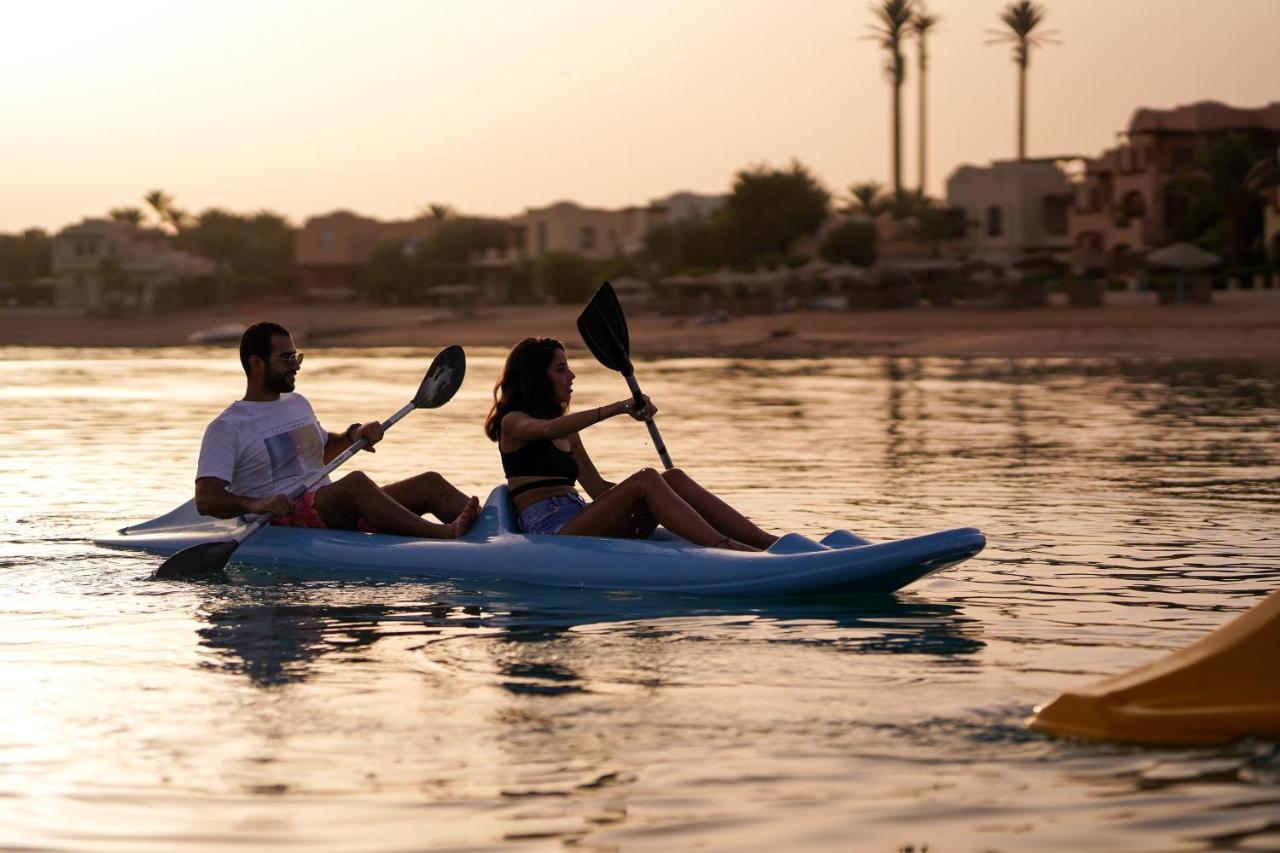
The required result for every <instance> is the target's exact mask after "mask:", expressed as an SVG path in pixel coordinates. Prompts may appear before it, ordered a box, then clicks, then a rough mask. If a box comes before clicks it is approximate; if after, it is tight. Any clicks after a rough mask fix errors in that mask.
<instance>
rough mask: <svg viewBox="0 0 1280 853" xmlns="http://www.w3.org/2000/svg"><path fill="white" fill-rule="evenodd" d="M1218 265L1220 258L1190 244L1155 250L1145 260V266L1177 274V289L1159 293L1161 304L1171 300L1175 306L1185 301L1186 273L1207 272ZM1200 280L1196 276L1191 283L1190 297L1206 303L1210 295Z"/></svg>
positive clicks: (1171, 245) (1173, 245)
mask: <svg viewBox="0 0 1280 853" xmlns="http://www.w3.org/2000/svg"><path fill="white" fill-rule="evenodd" d="M1220 263H1222V258H1220V257H1218V256H1217V255H1215V254H1213V252H1206V251H1205V250H1204V249H1201V248H1200V247H1199V246H1193V245H1192V244H1190V243H1172V244H1170V245H1168V246H1165V247H1164V248H1161V249H1156V250H1155V251H1153V252H1151V253H1150V254H1148V255H1147V258H1146V264H1147V266H1150V267H1156V268H1163V269H1167V270H1174V271H1176V272H1177V274H1178V277H1177V289H1176V290H1175V291H1174V292H1173V293H1172V294H1170V293H1169V291H1168V290H1162V291H1161V301H1162V302H1163V301H1169V300H1170V299H1171V300H1172V301H1173V302H1174V303H1175V304H1177V305H1181V304H1182V303H1183V302H1185V301H1186V299H1187V273H1189V272H1200V271H1202V270H1207V269H1209V268H1210V267H1216V266H1217V265H1218V264H1220ZM1202 278H1203V277H1200V276H1197V277H1196V279H1195V280H1193V282H1192V283H1193V288H1192V293H1191V296H1192V300H1193V301H1195V302H1208V301H1209V296H1210V294H1211V293H1212V291H1211V290H1210V289H1209V287H1208V285H1207V284H1205V283H1204V281H1203V280H1202Z"/></svg>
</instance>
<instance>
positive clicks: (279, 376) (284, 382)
mask: <svg viewBox="0 0 1280 853" xmlns="http://www.w3.org/2000/svg"><path fill="white" fill-rule="evenodd" d="M263 384H265V385H266V386H267V390H268V391H270V392H272V393H273V394H288V393H291V392H292V391H293V377H292V376H290V375H289V374H287V373H276V372H274V371H271V370H268V371H267V375H266V376H265V377H264V379H263Z"/></svg>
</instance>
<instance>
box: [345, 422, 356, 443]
mask: <svg viewBox="0 0 1280 853" xmlns="http://www.w3.org/2000/svg"><path fill="white" fill-rule="evenodd" d="M358 429H360V424H358V423H355V424H352V425H351V426H349V427H347V428H346V429H345V430H343V433H342V434H343V435H344V436H346V439H347V443H349V444H355V443H356V430H358Z"/></svg>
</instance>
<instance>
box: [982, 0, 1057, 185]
mask: <svg viewBox="0 0 1280 853" xmlns="http://www.w3.org/2000/svg"><path fill="white" fill-rule="evenodd" d="M1046 14H1048V12H1047V10H1046V9H1045V8H1044V6H1042V5H1040V4H1039V3H1034V2H1032V0H1014V2H1011V3H1010V4H1009V5H1008V6H1005V7H1004V11H1003V12H1001V13H1000V22H1001V23H1002V24H1004V25H1005V27H1006V28H1007V30H1008V31H1007V32H1005V31H1002V30H988V32H989V33H991V35H992V36H993V38H991V39H989V40H988V41H987V44H997V43H1001V42H1003V43H1006V44H1012V45H1013V61H1014V62H1015V63H1016V64H1017V66H1018V159H1019V160H1025V159H1027V65H1028V64H1029V63H1030V62H1031V48H1033V47H1043V46H1045V45H1049V44H1058V43H1059V42H1058V41H1057V40H1056V39H1054V35H1056V32H1055V31H1052V30H1050V31H1040V32H1037V30H1039V29H1040V25H1041V24H1043V23H1044V18H1045V15H1046Z"/></svg>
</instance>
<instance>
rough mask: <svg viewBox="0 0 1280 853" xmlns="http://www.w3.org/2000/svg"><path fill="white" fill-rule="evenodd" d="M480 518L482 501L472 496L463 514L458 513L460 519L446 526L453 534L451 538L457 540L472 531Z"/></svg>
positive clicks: (463, 509)
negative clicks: (472, 526)
mask: <svg viewBox="0 0 1280 853" xmlns="http://www.w3.org/2000/svg"><path fill="white" fill-rule="evenodd" d="M479 517H480V499H479V498H478V497H476V496H475V495H472V496H471V498H470V500H468V501H467V505H466V506H464V507H463V508H462V512H460V513H458V517H457V518H455V519H454V520H453V521H451V522H449V523H448V524H446V525H445V529H446V530H449V531H450V532H451V534H452V535H451V536H450V537H449V538H452V539H457V538H458V537H459V536H462V535H463V534H465V533H466V532H467V531H468V530H470V529H471V525H473V524H475V523H476V519H477V518H479Z"/></svg>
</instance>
